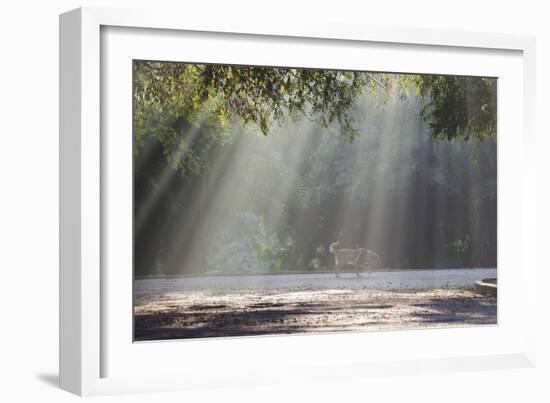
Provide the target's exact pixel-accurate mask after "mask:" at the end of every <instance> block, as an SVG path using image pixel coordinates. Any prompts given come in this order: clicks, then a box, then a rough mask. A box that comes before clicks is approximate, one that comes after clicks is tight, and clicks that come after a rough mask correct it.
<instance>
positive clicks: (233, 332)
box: [135, 271, 497, 341]
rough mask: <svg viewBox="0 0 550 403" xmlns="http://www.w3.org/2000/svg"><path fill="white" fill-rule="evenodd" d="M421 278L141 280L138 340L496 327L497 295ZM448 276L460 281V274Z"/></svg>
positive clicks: (138, 284)
mask: <svg viewBox="0 0 550 403" xmlns="http://www.w3.org/2000/svg"><path fill="white" fill-rule="evenodd" d="M429 272H432V271H429ZM392 274H395V273H392ZM480 274H485V275H491V274H492V273H477V276H478V277H479V275H480ZM494 274H495V275H496V272H495V273H494ZM375 275H379V276H377V278H375ZM410 275H411V273H406V276H405V278H407V276H410ZM426 275H427V274H426V273H420V272H419V273H416V274H413V276H416V278H417V279H422V278H429V279H430V282H429V284H428V286H424V287H416V288H414V289H413V288H407V287H403V286H400V287H399V289H392V288H391V287H390V286H389V285H388V286H387V287H384V286H382V283H383V279H385V281H386V282H390V283H392V284H394V283H393V282H394V281H396V279H397V277H392V276H388V275H387V273H386V274H385V275H384V274H383V273H374V274H373V275H372V276H371V277H370V278H361V279H357V278H353V277H348V278H346V279H344V280H342V281H339V282H338V281H333V280H332V277H331V278H330V280H329V279H328V277H327V278H326V279H325V280H327V281H324V282H322V283H321V284H317V282H318V281H319V280H320V279H321V280H322V279H323V278H322V277H315V276H319V275H313V277H309V276H308V275H303V276H302V277H301V278H298V279H297V278H294V279H292V278H279V276H268V277H275V278H271V280H270V279H269V278H267V279H266V278H265V277H261V278H252V279H251V278H243V277H231V278H229V277H223V278H219V277H218V278H213V277H208V278H204V277H203V278H194V279H176V280H174V279H170V280H166V279H155V280H138V281H136V288H135V289H136V292H135V297H136V298H135V300H136V306H135V339H136V340H137V341H143V340H167V339H180V338H196V337H220V336H244V335H261V334H277V333H278V334H288V333H303V332H329V331H348V330H355V331H357V330H384V329H405V328H419V327H423V328H425V327H448V326H464V325H480V324H496V320H497V306H496V298H490V297H485V296H482V295H479V294H477V293H475V292H474V291H473V290H471V289H470V288H471V287H459V286H457V285H456V284H455V283H456V282H457V281H455V283H453V282H452V279H451V280H450V279H449V278H446V275H444V273H439V278H440V280H441V281H442V282H443V285H442V284H436V285H440V287H437V288H430V287H429V285H433V283H434V277H433V276H428V277H426ZM292 276H296V275H292ZM452 276H456V278H462V277H463V276H460V273H459V272H453V273H451V277H452ZM255 277H259V276H255ZM287 277H288V276H287ZM447 277H448V276H447ZM400 278H401V279H403V276H401V277H400ZM455 280H456V279H455ZM441 281H439V282H441ZM417 283H418V282H417ZM435 283H438V281H435ZM420 284H423V283H422V281H420ZM450 284H454V285H450ZM468 284H469V283H468ZM398 285H399V281H397V284H396V286H398ZM441 285H442V286H441ZM396 286H394V288H395V287H396ZM472 286H473V283H472Z"/></svg>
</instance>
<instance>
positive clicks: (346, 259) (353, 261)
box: [328, 241, 382, 277]
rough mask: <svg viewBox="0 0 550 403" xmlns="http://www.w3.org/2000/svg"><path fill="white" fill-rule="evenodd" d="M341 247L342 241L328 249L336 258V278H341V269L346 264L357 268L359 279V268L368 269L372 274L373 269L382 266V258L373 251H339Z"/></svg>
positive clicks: (362, 249) (363, 249) (361, 249)
mask: <svg viewBox="0 0 550 403" xmlns="http://www.w3.org/2000/svg"><path fill="white" fill-rule="evenodd" d="M339 245H340V241H337V242H333V243H331V244H330V246H329V248H328V250H329V252H330V253H332V254H333V255H334V258H335V265H334V274H335V275H336V277H340V269H341V268H342V267H343V266H344V265H346V264H350V265H353V266H355V274H356V275H357V277H361V276H360V275H359V268H362V269H365V268H366V269H368V271H369V273H370V272H371V270H372V268H373V267H381V266H382V261H381V260H380V256H378V255H377V254H376V253H375V252H373V251H372V250H369V249H365V248H357V249H339V248H338V246H339Z"/></svg>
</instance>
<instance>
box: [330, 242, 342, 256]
mask: <svg viewBox="0 0 550 403" xmlns="http://www.w3.org/2000/svg"><path fill="white" fill-rule="evenodd" d="M338 245H340V241H336V242H333V243H331V244H330V245H329V247H328V251H329V252H330V253H332V254H334V253H335V252H336V251H337V250H338V248H337V246H338Z"/></svg>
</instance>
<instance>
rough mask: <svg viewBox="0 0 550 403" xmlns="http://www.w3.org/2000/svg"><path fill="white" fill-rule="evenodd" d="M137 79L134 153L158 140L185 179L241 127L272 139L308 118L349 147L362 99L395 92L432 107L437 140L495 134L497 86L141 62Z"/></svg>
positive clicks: (438, 78) (450, 79) (473, 80)
mask: <svg viewBox="0 0 550 403" xmlns="http://www.w3.org/2000/svg"><path fill="white" fill-rule="evenodd" d="M134 74H135V76H134V93H133V96H134V133H135V143H134V144H135V147H136V152H138V151H139V150H140V149H142V148H143V146H144V145H145V144H146V142H147V141H149V140H152V139H153V140H155V141H159V142H160V143H161V144H162V145H163V148H164V153H165V155H166V158H167V159H168V161H169V162H170V164H171V165H172V166H173V167H174V168H176V169H180V171H181V172H182V173H183V174H186V173H194V174H197V173H199V172H200V171H201V169H202V168H203V167H204V165H205V160H206V155H207V153H208V151H209V150H210V149H211V147H213V146H215V145H216V144H223V143H224V142H226V141H229V133H228V128H229V126H230V124H231V123H232V122H233V123H234V122H235V121H240V123H241V124H242V125H243V126H244V127H250V126H256V127H257V128H258V129H259V130H260V131H261V133H263V134H264V135H268V134H269V133H270V132H272V130H273V126H274V125H277V124H280V123H281V122H283V121H284V120H285V119H288V118H289V119H293V120H298V119H302V118H306V119H309V120H311V121H313V122H315V123H317V124H319V125H320V126H321V127H324V128H326V127H329V126H330V125H336V126H337V127H338V133H339V135H340V136H342V137H343V138H344V139H346V140H347V141H350V142H351V141H353V140H354V139H355V138H356V136H357V125H356V122H355V116H354V114H353V113H352V111H353V106H354V103H355V102H356V101H357V99H358V98H359V96H360V95H369V96H371V97H374V98H377V99H378V102H380V103H381V104H383V103H385V102H387V101H388V99H389V98H391V96H392V94H395V87H398V92H399V93H400V95H401V97H402V98H403V97H407V96H410V92H411V91H413V92H416V93H417V94H420V95H421V96H422V97H424V98H425V99H426V100H427V103H426V105H425V107H424V109H423V110H422V112H421V113H422V116H423V118H424V119H425V120H426V122H428V124H429V125H430V127H431V129H432V136H434V137H435V138H440V139H446V140H452V139H455V138H461V139H464V140H470V139H474V140H475V141H476V142H477V143H481V142H483V140H484V139H485V138H490V137H494V136H495V135H496V80H495V79H489V78H479V77H460V76H444V75H393V74H382V73H370V72H362V71H340V70H322V69H298V68H282V67H281V68H274V67H246V66H231V65H207V64H186V63H164V62H149V61H138V62H135V63H134ZM198 131H200V133H197V132H198ZM189 133H194V135H193V136H190V135H189ZM190 137H192V138H190Z"/></svg>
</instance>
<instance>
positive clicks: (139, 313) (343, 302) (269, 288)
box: [60, 8, 536, 395]
mask: <svg viewBox="0 0 550 403" xmlns="http://www.w3.org/2000/svg"><path fill="white" fill-rule="evenodd" d="M60 24H61V25H60V27H61V29H60V35H61V38H60V44H61V55H60V69H61V70H60V82H61V88H60V95H61V103H60V110H61V119H60V126H61V130H60V131H61V133H60V136H61V141H60V155H61V157H60V158H61V159H60V169H61V172H60V183H61V191H60V200H61V210H60V211H61V222H60V233H61V235H60V237H61V239H60V243H61V263H60V382H61V386H62V387H63V388H64V389H67V390H69V391H72V392H74V393H77V394H82V395H88V394H108V393H123V392H137V391H155V390H166V389H182V388H191V387H193V388H197V387H204V388H208V387H216V386H224V385H228V384H229V382H231V384H238V385H248V384H257V383H262V382H270V379H278V380H282V381H291V379H292V378H293V376H295V375H296V374H301V376H302V377H303V376H305V377H307V378H310V379H317V380H319V379H323V378H324V377H329V376H330V377H331V379H332V378H334V376H336V377H340V378H345V377H347V376H348V375H350V374H351V373H354V374H355V376H357V374H359V375H361V376H369V374H371V373H380V371H382V372H385V373H387V374H398V373H405V374H406V373H414V372H417V371H419V370H421V371H434V372H435V371H441V370H451V371H452V370H454V369H458V368H460V369H461V370H464V369H472V370H473V369H479V368H502V367H520V366H529V365H531V363H532V360H533V354H534V343H533V339H534V330H533V326H534V324H533V321H532V319H531V318H529V317H527V316H525V314H524V312H526V311H529V310H528V309H526V308H527V307H529V306H532V305H533V304H534V289H533V285H532V284H531V283H530V282H529V281H528V278H529V277H530V276H532V275H534V273H535V270H536V267H535V263H534V260H533V259H534V254H532V253H531V252H530V248H532V246H530V243H529V242H527V240H528V238H529V234H530V233H531V232H532V230H533V228H534V225H535V217H534V212H533V209H532V206H533V203H534V201H533V198H532V192H533V191H534V182H533V181H532V179H531V175H532V173H533V172H534V163H533V162H532V161H530V159H529V155H530V153H531V152H532V149H533V146H534V144H533V134H532V126H531V125H532V119H533V115H532V108H530V103H531V102H532V95H533V91H534V84H535V81H534V80H535V77H534V62H533V60H534V59H533V58H534V54H533V52H534V41H533V39H532V38H530V37H526V36H516V35H498V34H474V33H463V32H446V31H438V32H431V31H421V30H411V29H405V28H396V29H383V28H371V27H365V26H354V25H349V24H347V25H339V24H315V23H305V24H302V25H300V26H293V25H292V24H290V23H288V24H282V25H281V24H268V25H265V24H262V25H261V26H260V25H256V24H255V23H254V22H252V21H246V22H243V21H240V22H236V21H217V20H211V19H206V18H200V17H198V18H190V17H186V18H183V19H182V18H181V16H178V18H175V17H173V16H172V15H170V14H169V13H156V12H149V11H148V12H144V11H136V10H107V9H95V8H93V9H88V8H85V9H78V10H74V11H71V12H68V13H66V14H63V15H62V16H61V19H60ZM233 24H234V25H233ZM497 284H498V285H497ZM497 289H498V293H497ZM520 295H521V297H520V298H518V296H520ZM411 346H413V347H414V348H411ZM305 368H307V371H305V374H306V375H304V369H305ZM335 374H337V375H335ZM229 375H231V376H229ZM272 376H273V377H272Z"/></svg>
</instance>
